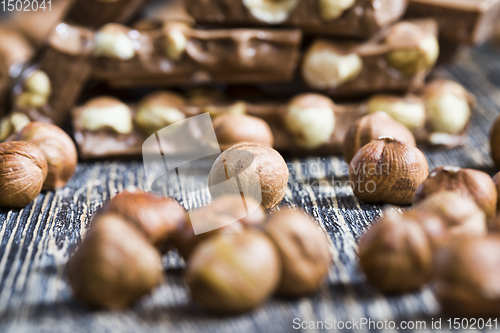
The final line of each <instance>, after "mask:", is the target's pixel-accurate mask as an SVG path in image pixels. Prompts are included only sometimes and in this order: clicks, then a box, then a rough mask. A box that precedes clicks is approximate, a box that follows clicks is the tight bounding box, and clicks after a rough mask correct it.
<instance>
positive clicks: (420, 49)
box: [386, 22, 439, 75]
mask: <svg viewBox="0 0 500 333" xmlns="http://www.w3.org/2000/svg"><path fill="white" fill-rule="evenodd" d="M386 43H387V45H389V47H391V48H392V49H393V51H391V52H390V53H389V55H388V57H387V61H388V62H389V64H390V65H391V66H392V67H394V68H395V69H397V70H399V71H400V72H402V73H403V74H406V75H414V74H416V73H418V72H419V71H421V70H429V69H431V68H432V67H434V65H435V64H436V61H437V58H438V56H439V43H438V41H437V38H436V37H435V36H434V35H431V34H425V33H424V32H423V31H422V30H421V29H420V28H419V27H418V26H417V25H416V24H414V23H411V22H400V23H397V24H395V25H393V26H392V27H391V29H390V31H389V34H388V35H387V38H386Z"/></svg>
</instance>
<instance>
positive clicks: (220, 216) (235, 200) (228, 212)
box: [172, 196, 266, 260]
mask: <svg viewBox="0 0 500 333" xmlns="http://www.w3.org/2000/svg"><path fill="white" fill-rule="evenodd" d="M265 219H266V215H265V213H264V210H263V209H262V208H261V207H260V206H259V203H258V202H257V201H254V200H252V199H250V198H245V202H243V200H242V198H241V196H224V197H220V198H217V199H215V201H214V202H212V203H210V204H209V205H208V206H205V207H203V208H200V209H198V210H195V211H193V212H191V213H190V217H189V218H187V219H185V220H184V223H182V224H179V225H178V226H177V229H176V231H175V233H174V235H173V237H172V241H173V244H174V246H175V247H176V248H177V250H178V251H179V253H180V254H181V256H182V257H183V258H184V259H186V260H187V259H189V257H190V256H191V254H192V253H193V250H194V249H195V248H196V247H197V246H198V244H200V243H201V242H203V241H204V240H206V239H208V238H211V237H213V236H215V235H219V234H225V235H227V234H237V233H242V232H243V231H245V230H246V229H248V228H252V227H258V226H260V225H261V224H262V223H264V220H265ZM193 223H198V224H202V225H198V226H197V227H198V230H202V231H205V230H206V231H207V232H202V233H198V234H195V230H194V228H193Z"/></svg>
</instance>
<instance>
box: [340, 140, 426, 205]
mask: <svg viewBox="0 0 500 333" xmlns="http://www.w3.org/2000/svg"><path fill="white" fill-rule="evenodd" d="M428 174H429V167H428V165H427V160H426V159H425V156H424V154H422V152H421V151H420V150H419V149H418V148H416V147H412V146H410V145H408V144H405V143H403V142H401V141H398V140H395V139H392V138H379V139H376V140H373V141H371V142H370V143H368V144H366V145H365V146H363V147H362V148H361V149H360V150H359V151H358V152H357V153H356V155H354V157H353V159H352V161H351V163H350V165H349V180H350V182H351V186H352V187H353V192H354V194H355V195H356V197H358V198H359V199H361V200H363V201H365V202H370V203H388V204H393V205H410V204H412V203H413V196H414V194H415V191H416V190H417V188H418V187H419V186H420V184H422V182H423V181H424V180H425V179H426V178H427V175H428Z"/></svg>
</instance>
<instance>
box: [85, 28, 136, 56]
mask: <svg viewBox="0 0 500 333" xmlns="http://www.w3.org/2000/svg"><path fill="white" fill-rule="evenodd" d="M130 31H131V30H130V29H129V28H127V27H125V26H123V25H121V24H116V23H108V24H106V25H105V26H103V27H102V28H101V29H99V31H98V32H97V33H96V35H95V47H94V50H93V52H92V54H93V56H95V57H109V58H115V59H118V60H128V59H132V58H133V57H134V56H135V49H134V44H133V41H132V40H131V39H130V38H129V37H128V33H129V32H130Z"/></svg>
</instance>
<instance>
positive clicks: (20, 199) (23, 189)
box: [0, 141, 47, 208]
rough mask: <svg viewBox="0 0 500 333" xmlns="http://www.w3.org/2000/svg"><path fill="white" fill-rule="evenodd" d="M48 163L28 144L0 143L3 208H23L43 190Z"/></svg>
mask: <svg viewBox="0 0 500 333" xmlns="http://www.w3.org/2000/svg"><path fill="white" fill-rule="evenodd" d="M46 177H47V161H46V160H45V156H43V153H42V151H41V150H40V149H38V148H37V147H35V146H34V145H32V144H31V143H28V142H23V141H18V142H4V143H0V207H10V208H23V207H24V206H26V205H28V204H29V203H31V202H32V201H33V200H34V199H35V198H36V197H37V196H38V194H40V191H41V190H42V186H43V183H44V181H45V178H46Z"/></svg>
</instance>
